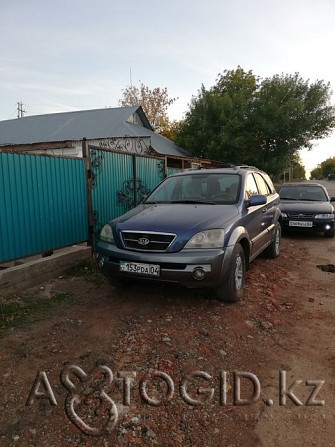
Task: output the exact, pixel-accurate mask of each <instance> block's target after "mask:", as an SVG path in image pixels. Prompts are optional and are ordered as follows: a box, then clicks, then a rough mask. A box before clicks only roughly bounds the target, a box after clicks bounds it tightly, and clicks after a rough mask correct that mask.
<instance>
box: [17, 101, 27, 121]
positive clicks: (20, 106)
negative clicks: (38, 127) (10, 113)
mask: <svg viewBox="0 0 335 447" xmlns="http://www.w3.org/2000/svg"><path fill="white" fill-rule="evenodd" d="M24 113H26V111H25V110H23V103H22V101H20V102H18V103H17V117H18V118H23V114H24Z"/></svg>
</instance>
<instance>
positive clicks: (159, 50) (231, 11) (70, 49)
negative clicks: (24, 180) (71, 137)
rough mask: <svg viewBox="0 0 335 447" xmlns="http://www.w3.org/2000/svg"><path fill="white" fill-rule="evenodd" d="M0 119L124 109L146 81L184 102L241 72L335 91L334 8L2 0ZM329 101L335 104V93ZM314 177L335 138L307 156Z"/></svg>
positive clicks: (321, 3)
mask: <svg viewBox="0 0 335 447" xmlns="http://www.w3.org/2000/svg"><path fill="white" fill-rule="evenodd" d="M0 7H1V9H0V11H1V14H0V29H1V42H0V120H7V119H15V118H16V116H17V102H21V101H22V103H23V109H24V110H25V112H26V113H25V114H24V115H25V116H31V115H39V114H45V113H55V112H66V111H75V110H88V109H98V108H104V107H117V106H118V101H119V99H120V98H121V96H122V89H124V88H126V87H127V86H129V85H130V84H131V83H132V85H136V86H139V85H140V83H141V82H143V83H144V84H145V85H147V86H148V87H149V88H151V89H152V88H155V87H161V88H164V87H166V88H167V90H168V94H169V96H171V97H177V98H178V99H177V100H176V101H175V103H174V104H173V105H172V106H171V107H170V109H169V116H170V119H176V120H179V119H182V118H183V117H184V115H185V112H186V111H187V110H188V104H189V102H190V100H191V98H192V96H195V95H197V93H198V90H199V89H200V88H201V85H202V84H203V85H204V86H205V87H206V88H210V87H211V86H213V85H214V84H215V81H216V79H217V77H218V75H219V74H220V73H223V72H224V70H232V69H235V68H236V67H237V66H238V65H239V66H241V67H242V68H243V69H244V70H246V71H249V70H251V71H252V72H253V73H254V74H255V75H257V76H260V77H261V78H265V77H271V76H273V75H275V74H281V73H285V74H286V73H287V74H293V73H295V72H299V73H300V75H301V76H302V78H303V79H304V80H310V82H314V81H316V80H323V81H325V82H330V84H331V87H332V90H335V62H334V46H335V26H334V23H335V2H334V0H318V1H315V0H253V1H250V0H206V1H204V0H168V1H167V0H166V1H163V0H142V1H139V0H136V1H135V0H127V1H122V0H118V1H116V0H96V1H95V2H92V1H91V0H90V1H87V0H57V1H54V0H29V1H28V0H15V1H12V0H0ZM332 103H333V104H335V95H333V98H332ZM301 156H302V161H303V164H304V165H305V168H306V169H307V170H308V171H309V170H310V169H313V168H314V167H316V165H317V164H318V163H320V162H322V161H323V160H325V159H327V158H329V157H333V156H335V133H334V134H333V135H332V136H331V137H328V138H327V139H324V140H319V141H318V142H317V143H316V145H315V148H314V149H312V151H306V150H304V151H302V153H301Z"/></svg>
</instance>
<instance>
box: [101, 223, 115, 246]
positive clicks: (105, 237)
mask: <svg viewBox="0 0 335 447" xmlns="http://www.w3.org/2000/svg"><path fill="white" fill-rule="evenodd" d="M100 239H101V240H102V241H106V242H111V243H112V244H114V236H113V230H112V227H111V226H110V225H109V224H107V225H105V226H104V227H103V228H102V230H101V232H100Z"/></svg>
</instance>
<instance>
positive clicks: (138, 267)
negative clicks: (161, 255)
mask: <svg viewBox="0 0 335 447" xmlns="http://www.w3.org/2000/svg"><path fill="white" fill-rule="evenodd" d="M120 272H130V273H137V274H139V275H149V276H159V275H160V266H159V265H156V264H142V263H139V262H126V261H120Z"/></svg>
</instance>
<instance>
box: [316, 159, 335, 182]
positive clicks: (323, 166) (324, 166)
mask: <svg viewBox="0 0 335 447" xmlns="http://www.w3.org/2000/svg"><path fill="white" fill-rule="evenodd" d="M331 172H335V157H331V158H327V160H325V161H323V162H322V163H320V164H319V165H318V166H317V167H316V168H315V169H313V170H312V171H311V178H316V179H317V180H322V179H324V178H326V177H327V176H328V174H330V173H331Z"/></svg>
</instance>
